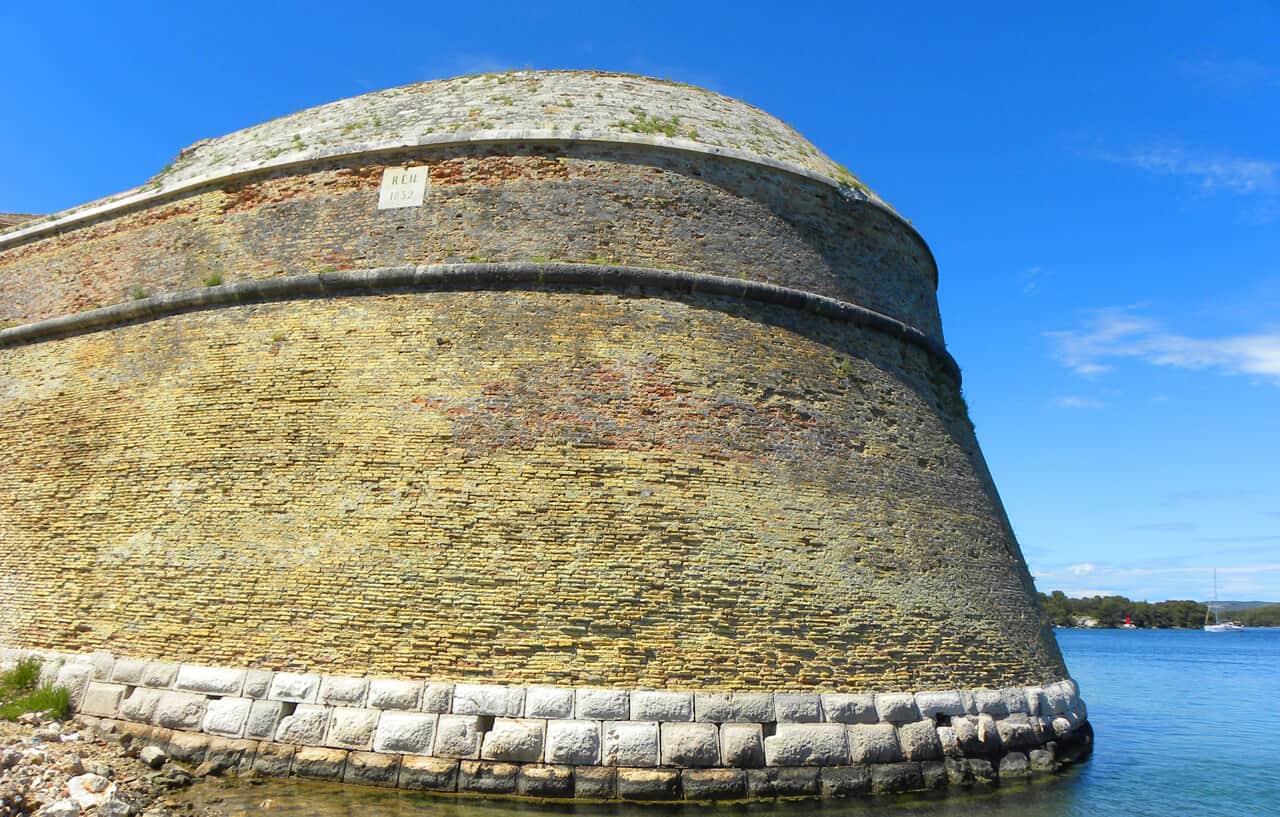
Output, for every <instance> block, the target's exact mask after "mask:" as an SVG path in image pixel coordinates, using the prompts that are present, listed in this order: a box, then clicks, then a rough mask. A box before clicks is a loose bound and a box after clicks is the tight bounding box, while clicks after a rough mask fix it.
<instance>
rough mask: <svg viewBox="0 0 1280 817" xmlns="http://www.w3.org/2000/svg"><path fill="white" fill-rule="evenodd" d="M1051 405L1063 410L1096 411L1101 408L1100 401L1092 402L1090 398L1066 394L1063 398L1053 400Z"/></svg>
mask: <svg viewBox="0 0 1280 817" xmlns="http://www.w3.org/2000/svg"><path fill="white" fill-rule="evenodd" d="M1053 405H1055V406H1057V407H1058V408H1064V409H1097V408H1102V406H1103V403H1102V401H1101V400H1094V399H1093V398H1092V397H1081V396H1080V395H1078V394H1068V395H1066V396H1065V397H1055V398H1053Z"/></svg>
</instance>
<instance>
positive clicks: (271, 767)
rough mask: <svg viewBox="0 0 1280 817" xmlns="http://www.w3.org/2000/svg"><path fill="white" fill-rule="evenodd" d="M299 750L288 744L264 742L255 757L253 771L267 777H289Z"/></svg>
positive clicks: (259, 745)
mask: <svg viewBox="0 0 1280 817" xmlns="http://www.w3.org/2000/svg"><path fill="white" fill-rule="evenodd" d="M297 751H298V750H297V748H296V747H295V746H292V745H290V744H288V743H272V742H265V741H264V742H262V743H259V744H258V753H257V754H256V755H254V757H253V770H254V771H255V772H257V773H258V774H260V775H264V776H266V777H288V776H289V771H290V770H291V769H292V767H293V756H294V754H296V753H297Z"/></svg>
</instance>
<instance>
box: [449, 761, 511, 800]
mask: <svg viewBox="0 0 1280 817" xmlns="http://www.w3.org/2000/svg"><path fill="white" fill-rule="evenodd" d="M519 774H520V767H519V766H518V765H516V764H514V763H494V762H492V761H488V760H463V761H461V762H460V763H458V791H465V792H472V793H475V794H514V793H515V790H516V779H517V777H518V776H519Z"/></svg>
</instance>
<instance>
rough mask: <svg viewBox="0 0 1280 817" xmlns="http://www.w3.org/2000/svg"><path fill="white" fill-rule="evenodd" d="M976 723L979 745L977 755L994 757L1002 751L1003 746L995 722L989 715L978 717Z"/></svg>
mask: <svg viewBox="0 0 1280 817" xmlns="http://www.w3.org/2000/svg"><path fill="white" fill-rule="evenodd" d="M977 723H978V742H979V744H981V748H980V750H979V752H978V753H979V754H982V755H986V756H988V757H995V756H997V755H999V754H1000V752H1001V751H1002V750H1003V748H1004V745H1003V744H1002V743H1001V741H1000V729H999V727H997V726H996V721H995V719H994V718H992V717H991V716H990V715H979V716H978V717H977Z"/></svg>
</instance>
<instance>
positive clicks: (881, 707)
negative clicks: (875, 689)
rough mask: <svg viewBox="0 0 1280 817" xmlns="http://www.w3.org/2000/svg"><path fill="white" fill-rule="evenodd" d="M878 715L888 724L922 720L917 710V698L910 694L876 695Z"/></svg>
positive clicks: (881, 693) (889, 693) (887, 693)
mask: <svg viewBox="0 0 1280 817" xmlns="http://www.w3.org/2000/svg"><path fill="white" fill-rule="evenodd" d="M876 713H877V714H879V715H880V720H882V721H885V722H887V723H910V722H911V721H918V720H920V710H918V709H916V696H914V695H912V694H911V693H910V692H880V693H877V694H876Z"/></svg>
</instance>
